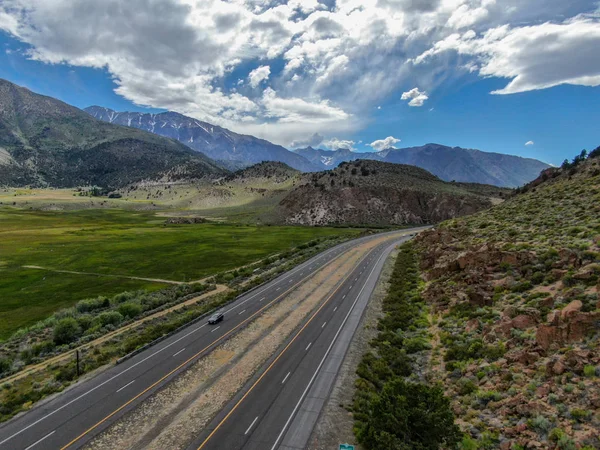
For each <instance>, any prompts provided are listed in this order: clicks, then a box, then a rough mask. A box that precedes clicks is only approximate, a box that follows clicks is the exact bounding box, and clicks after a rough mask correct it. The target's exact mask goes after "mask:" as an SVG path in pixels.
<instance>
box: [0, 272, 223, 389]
mask: <svg viewBox="0 0 600 450" xmlns="http://www.w3.org/2000/svg"><path fill="white" fill-rule="evenodd" d="M228 289H229V288H228V287H227V286H224V285H221V284H218V285H217V287H216V289H214V290H212V291H209V292H205V293H204V294H202V295H199V296H198V297H194V298H191V299H189V300H186V301H185V302H182V303H178V304H177V305H175V306H172V307H170V308H167V309H165V310H163V311H159V312H157V313H155V314H152V315H149V316H147V317H144V318H142V319H140V320H136V321H135V322H132V323H130V324H129V325H125V326H124V327H121V328H119V329H117V330H115V331H111V332H110V333H108V334H105V335H104V336H101V337H99V338H98V339H94V340H93V341H90V342H88V343H87V344H84V345H80V346H79V347H76V348H74V349H72V350H69V351H68V352H67V353H62V354H60V355H57V356H54V357H52V358H49V359H47V360H45V361H43V362H41V363H39V364H34V365H32V366H29V367H27V368H25V369H23V370H21V371H20V372H18V373H16V374H14V375H12V376H10V377H7V378H4V379H2V383H11V382H13V381H16V380H19V379H21V378H23V377H25V376H28V375H31V374H32V373H35V372H37V371H39V370H42V369H45V368H46V367H48V366H50V365H52V364H56V363H59V362H63V361H65V360H67V359H72V358H73V354H74V352H75V351H76V350H79V351H83V350H85V349H88V348H90V347H94V346H97V345H99V344H102V343H103V342H106V341H108V340H110V339H112V338H114V337H115V336H118V335H119V334H121V333H124V332H126V331H129V330H131V329H132V328H136V327H138V326H140V325H142V324H144V323H145V322H148V321H149V320H154V319H156V318H158V317H162V316H164V315H165V314H169V313H170V312H173V311H177V310H178V309H180V308H183V307H184V306H188V305H193V304H194V303H196V302H198V301H200V300H204V299H206V298H208V297H212V296H213V295H217V294H220V293H221V292H225V291H227V290H228Z"/></svg>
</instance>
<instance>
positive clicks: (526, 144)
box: [525, 141, 535, 147]
mask: <svg viewBox="0 0 600 450" xmlns="http://www.w3.org/2000/svg"><path fill="white" fill-rule="evenodd" d="M533 144H535V142H533V141H527V142H525V146H527V147H529V146H530V145H533Z"/></svg>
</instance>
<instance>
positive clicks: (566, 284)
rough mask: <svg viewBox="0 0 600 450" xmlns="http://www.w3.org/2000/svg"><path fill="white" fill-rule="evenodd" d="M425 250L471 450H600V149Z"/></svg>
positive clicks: (428, 238)
mask: <svg viewBox="0 0 600 450" xmlns="http://www.w3.org/2000/svg"><path fill="white" fill-rule="evenodd" d="M416 249H417V251H418V252H419V254H420V268H421V271H422V275H423V278H424V280H425V282H426V285H425V289H424V291H423V294H422V295H423V298H424V299H425V300H426V303H427V304H428V306H429V308H430V309H431V311H432V314H431V319H430V322H431V327H430V329H429V332H430V334H431V335H432V336H433V339H432V342H433V343H434V348H433V349H432V352H431V355H432V358H431V360H430V373H429V376H430V379H431V380H433V381H440V382H441V383H442V384H443V386H444V388H445V391H446V395H448V396H449V397H450V398H451V399H452V404H453V409H454V412H455V414H456V416H457V419H458V424H459V425H460V427H461V429H462V430H463V431H464V432H466V433H467V437H465V439H464V440H463V445H462V448H469V449H479V448H486V449H487V448H501V449H533V448H545V449H576V448H580V449H582V448H585V449H592V448H600V440H599V436H600V414H599V412H598V411H600V346H599V339H598V338H599V332H600V302H599V291H600V282H599V277H600V149H597V150H595V151H594V152H592V154H591V156H590V157H589V158H587V159H586V155H585V153H584V154H582V155H580V156H578V157H577V158H575V160H574V161H573V163H566V164H564V165H563V167H562V168H559V169H549V170H546V171H545V172H544V173H543V174H542V175H541V176H540V177H539V178H538V179H537V180H535V181H534V182H533V183H531V184H529V185H527V186H525V187H524V188H522V189H520V190H519V193H517V194H516V195H515V196H513V197H512V198H510V199H509V200H507V201H506V202H504V203H502V204H500V205H497V206H495V207H493V208H491V209H489V210H486V211H483V212H480V213H478V214H476V215H473V216H470V217H466V218H460V219H455V220H451V221H448V222H445V223H443V224H441V225H440V226H438V227H436V229H434V230H432V231H429V232H427V233H423V234H421V235H420V236H419V237H418V238H417V242H416Z"/></svg>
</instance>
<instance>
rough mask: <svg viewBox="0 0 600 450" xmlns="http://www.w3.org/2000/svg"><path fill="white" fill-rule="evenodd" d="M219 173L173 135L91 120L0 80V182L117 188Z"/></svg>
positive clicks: (84, 114) (87, 115)
mask: <svg viewBox="0 0 600 450" xmlns="http://www.w3.org/2000/svg"><path fill="white" fill-rule="evenodd" d="M225 173H226V171H225V170H223V169H222V168H221V167H219V166H217V165H216V163H214V162H213V161H211V160H210V159H209V158H207V157H206V156H204V155H202V154H201V153H198V152H194V151H192V150H191V149H189V148H187V147H186V146H184V145H183V144H181V143H179V142H177V141H175V140H171V139H166V138H163V137H160V136H157V135H154V134H151V133H147V132H144V131H141V130H137V129H134V128H128V127H121V126H117V125H112V124H109V123H105V122H102V121H99V120H96V119H94V118H92V117H91V116H90V115H89V114H87V113H85V112H84V111H81V110H79V109H77V108H74V107H72V106H70V105H67V104H66V103H63V102H61V101H59V100H56V99H54V98H51V97H46V96H42V95H38V94H35V93H33V92H31V91H30V90H28V89H25V88H22V87H19V86H17V85H15V84H12V83H10V82H8V81H5V80H1V79H0V185H4V186H26V185H31V186H38V187H39V186H42V187H45V186H53V187H75V186H88V185H99V186H104V187H118V186H124V185H127V184H129V183H131V182H134V181H139V180H142V179H145V178H160V177H161V176H162V177H164V176H168V177H169V178H171V179H187V178H202V177H206V176H209V177H210V176H214V175H223V174H225Z"/></svg>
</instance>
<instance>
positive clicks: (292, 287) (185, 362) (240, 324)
mask: <svg viewBox="0 0 600 450" xmlns="http://www.w3.org/2000/svg"><path fill="white" fill-rule="evenodd" d="M348 251H351V250H348ZM346 253H347V252H342V253H340V254H339V255H338V256H336V257H335V258H333V259H332V260H331V261H329V262H328V263H327V264H326V265H325V266H328V265H330V264H331V263H333V262H334V261H335V260H337V259H338V258H340V257H341V256H342V255H345V254H346ZM325 266H323V267H321V269H323V268H324V267H325ZM311 276H312V274H311V275H309V276H307V277H306V278H303V279H302V280H300V281H298V282H297V283H296V284H294V285H293V286H291V287H290V288H289V289H288V290H286V291H285V292H283V293H282V294H280V295H279V296H277V297H276V298H275V299H274V300H272V301H271V302H269V303H267V304H266V305H265V306H263V307H262V308H261V309H259V310H258V311H256V312H255V313H254V314H252V315H251V316H250V317H248V318H247V319H245V320H244V321H243V322H240V323H239V324H238V325H236V326H235V327H234V328H232V329H231V330H229V331H228V332H227V333H225V334H224V335H223V336H221V337H219V338H217V339H215V340H214V341H213V342H211V343H210V344H208V345H207V346H206V347H204V348H203V349H202V350H200V351H199V352H198V353H196V354H195V355H193V356H191V357H190V358H189V359H187V360H186V361H184V362H183V363H181V364H180V365H179V366H177V367H176V368H175V369H173V370H172V371H170V372H169V373H168V374H166V375H165V376H163V377H162V378H161V379H160V380H158V381H156V382H155V383H153V384H151V385H150V386H148V387H147V388H146V389H144V390H143V391H142V392H140V393H139V394H137V395H136V396H135V397H133V398H132V399H130V400H128V401H127V402H126V403H124V404H123V405H121V406H120V407H119V408H117V409H115V410H114V411H113V412H112V413H110V414H109V415H108V416H106V417H105V418H104V419H102V420H101V421H99V422H98V423H96V424H95V425H93V426H91V427H90V428H88V429H87V430H85V431H84V432H83V433H81V434H80V435H79V436H77V437H76V438H75V439H73V440H72V441H71V442H69V443H68V444H67V445H65V446H64V447H61V449H60V450H65V449H67V448H69V447H70V446H71V445H73V444H74V443H75V442H77V441H78V440H79V439H81V438H82V437H84V436H85V435H86V434H88V433H89V432H90V431H92V430H94V429H96V428H98V427H99V426H100V425H102V424H103V423H104V422H106V421H107V420H108V419H110V418H111V417H112V416H114V415H115V414H117V413H118V412H119V411H121V410H123V408H126V407H127V406H128V405H130V404H131V403H132V402H134V401H136V400H137V399H138V398H140V397H141V396H142V395H144V394H145V393H146V392H148V391H149V390H151V389H153V388H154V387H156V386H157V385H158V384H160V383H161V382H163V381H164V380H165V379H166V378H168V377H170V376H171V375H173V374H174V373H175V372H177V371H178V370H179V369H181V368H182V367H184V366H185V365H186V364H188V363H190V362H191V361H192V360H194V359H195V358H197V357H198V356H199V355H200V354H202V353H204V352H205V351H206V350H208V349H209V348H210V347H212V346H213V345H215V344H216V343H218V342H219V341H221V340H223V339H224V338H226V337H227V336H229V335H230V334H231V333H233V332H234V331H235V330H237V329H238V328H240V327H241V326H242V325H244V324H246V323H247V322H249V321H251V320H252V319H254V317H256V316H257V315H259V314H260V313H262V312H263V311H264V310H265V309H267V308H269V307H270V306H271V305H272V304H273V303H275V302H277V301H278V300H279V299H280V298H282V297H284V296H286V295H287V294H288V293H289V292H291V291H293V290H294V289H296V287H298V286H299V285H300V284H302V283H304V282H305V281H306V280H307V279H308V278H310V277H311Z"/></svg>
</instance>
